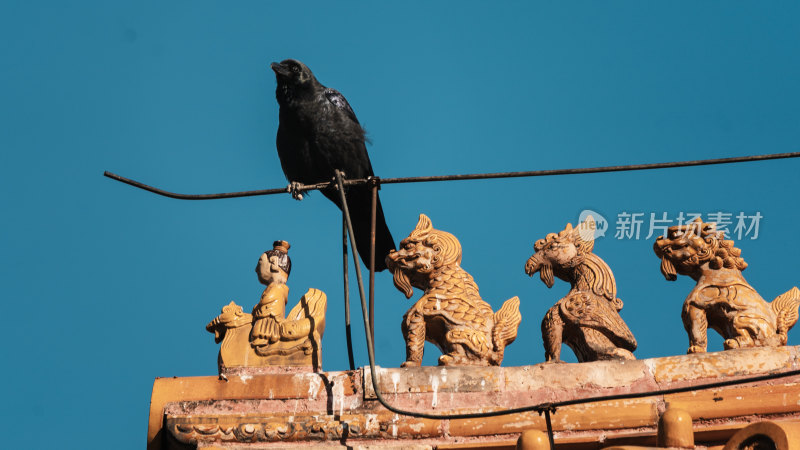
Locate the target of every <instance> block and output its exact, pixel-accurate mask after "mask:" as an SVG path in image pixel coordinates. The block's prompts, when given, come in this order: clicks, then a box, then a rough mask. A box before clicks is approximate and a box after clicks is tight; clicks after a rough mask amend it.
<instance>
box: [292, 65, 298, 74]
mask: <svg viewBox="0 0 800 450" xmlns="http://www.w3.org/2000/svg"><path fill="white" fill-rule="evenodd" d="M292 72H295V73H296V72H300V66H292Z"/></svg>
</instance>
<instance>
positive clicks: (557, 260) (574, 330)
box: [525, 216, 636, 362]
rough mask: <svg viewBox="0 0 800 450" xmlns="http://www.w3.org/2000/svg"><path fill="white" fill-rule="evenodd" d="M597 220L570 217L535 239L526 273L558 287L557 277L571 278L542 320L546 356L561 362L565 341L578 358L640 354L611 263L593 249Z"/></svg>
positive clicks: (550, 360)
mask: <svg viewBox="0 0 800 450" xmlns="http://www.w3.org/2000/svg"><path fill="white" fill-rule="evenodd" d="M594 228H595V222H594V219H593V218H592V216H589V217H587V218H586V220H585V221H584V222H582V223H581V224H580V225H578V227H576V228H573V227H572V224H570V223H568V224H567V226H566V228H564V229H563V230H562V231H560V232H559V233H558V234H556V233H550V234H548V235H547V236H546V237H545V238H544V239H539V240H538V241H536V244H534V246H533V248H534V254H533V255H532V256H531V257H530V258H529V259H528V261H527V263H526V264H525V273H527V274H528V275H529V276H533V274H535V273H536V272H539V277H540V278H541V280H542V281H543V282H544V284H546V285H547V287H553V283H554V277H557V278H559V279H561V280H564V281H566V282H567V283H569V284H570V286H571V288H570V291H569V293H567V295H566V296H565V297H564V298H562V299H561V300H559V301H558V302H556V304H555V305H553V307H551V308H550V310H548V311H547V314H545V316H544V319H543V320H542V339H543V341H544V347H545V360H546V361H547V362H559V361H560V356H561V343H562V342H563V343H564V344H567V346H569V348H571V349H572V351H574V352H575V356H576V357H577V358H578V361H579V362H587V361H597V360H600V359H636V358H635V357H634V356H633V353H632V352H633V351H634V350H636V339H635V338H634V337H633V333H631V330H630V329H628V326H627V325H626V324H625V322H624V321H623V320H622V318H621V317H620V315H619V311H620V310H621V309H622V300H620V299H619V298H617V284H616V282H615V281H614V274H612V273H611V269H610V268H609V267H608V265H607V264H606V263H605V262H604V261H603V260H602V259H600V258H599V257H598V256H597V255H595V254H594V253H592V249H593V248H594Z"/></svg>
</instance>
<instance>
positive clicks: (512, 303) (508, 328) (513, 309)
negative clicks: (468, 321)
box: [491, 297, 522, 365]
mask: <svg viewBox="0 0 800 450" xmlns="http://www.w3.org/2000/svg"><path fill="white" fill-rule="evenodd" d="M521 321H522V315H521V314H520V312H519V297H511V298H510V299H508V300H506V301H505V303H503V306H502V307H501V308H500V309H499V310H498V311H497V312H496V313H494V328H493V329H492V344H494V349H495V351H494V354H493V355H492V356H491V359H492V360H493V361H494V362H495V363H496V364H497V365H500V363H501V362H502V361H503V354H504V352H505V348H506V346H508V345H510V344H511V343H512V342H514V339H516V338H517V330H518V329H519V323H520V322H521Z"/></svg>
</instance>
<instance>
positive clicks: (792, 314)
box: [771, 287, 800, 345]
mask: <svg viewBox="0 0 800 450" xmlns="http://www.w3.org/2000/svg"><path fill="white" fill-rule="evenodd" d="M771 305H772V310H773V311H775V315H776V316H777V317H778V320H777V323H776V324H775V325H776V326H775V328H776V331H777V333H778V334H779V335H781V340H782V341H783V344H784V345H786V341H787V333H788V332H789V330H791V329H792V327H793V326H794V324H795V323H797V317H798V307H800V289H797V288H796V287H793V288H791V289H790V290H789V291H787V292H786V293H784V294H781V295H779V296H778V297H777V298H776V299H775V300H773V301H772V303H771Z"/></svg>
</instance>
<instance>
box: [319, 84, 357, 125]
mask: <svg viewBox="0 0 800 450" xmlns="http://www.w3.org/2000/svg"><path fill="white" fill-rule="evenodd" d="M325 97H327V99H328V101H329V102H331V103H333V105H334V106H336V107H337V108H338V109H339V110H341V111H342V112H344V113H345V114H347V117H349V118H351V119H352V120H353V122H355V123H357V124H359V125H361V124H360V123H359V122H358V119H357V118H356V113H354V112H353V108H351V107H350V104H349V103H347V99H346V98H344V95H342V94H341V93H340V92H339V91H337V90H336V89H331V88H325Z"/></svg>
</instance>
